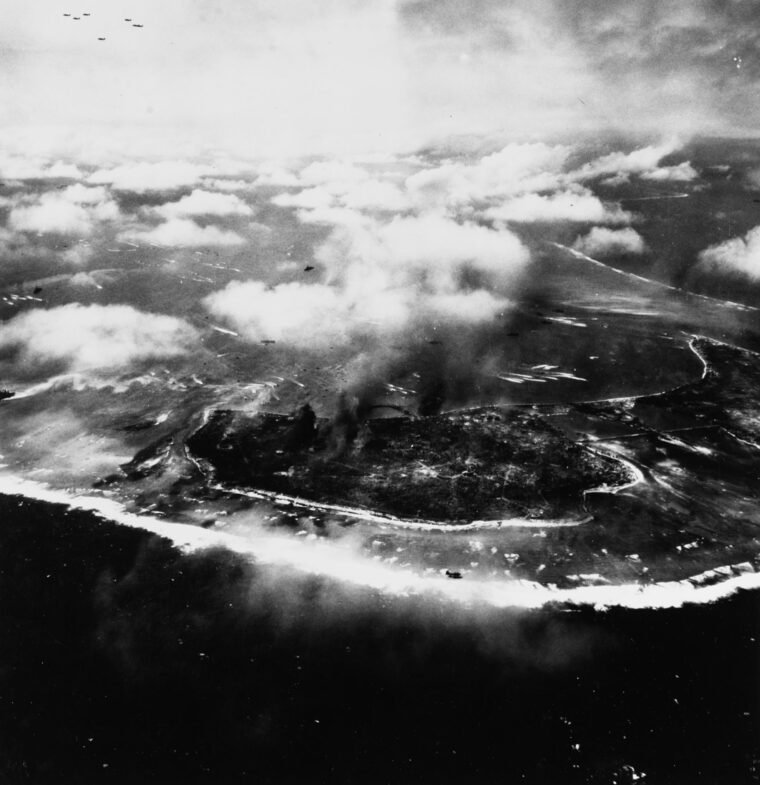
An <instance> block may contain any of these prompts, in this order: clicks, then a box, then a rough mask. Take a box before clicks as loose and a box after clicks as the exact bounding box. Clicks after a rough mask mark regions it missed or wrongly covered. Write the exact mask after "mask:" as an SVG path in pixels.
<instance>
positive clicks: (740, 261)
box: [699, 226, 760, 280]
mask: <svg viewBox="0 0 760 785" xmlns="http://www.w3.org/2000/svg"><path fill="white" fill-rule="evenodd" d="M699 265H700V267H701V268H702V269H704V270H710V271H719V272H735V273H740V274H742V275H745V276H747V277H748V278H751V279H752V280H760V226H756V227H755V228H754V229H750V231H749V232H747V234H745V235H744V237H734V238H732V239H730V240H726V242H724V243H720V244H718V245H713V246H710V247H709V248H707V249H705V250H704V251H702V253H701V254H700V255H699Z"/></svg>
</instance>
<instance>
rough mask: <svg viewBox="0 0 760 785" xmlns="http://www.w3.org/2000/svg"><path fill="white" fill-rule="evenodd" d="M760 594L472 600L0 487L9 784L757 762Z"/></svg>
mask: <svg viewBox="0 0 760 785" xmlns="http://www.w3.org/2000/svg"><path fill="white" fill-rule="evenodd" d="M759 710H760V594H758V593H757V592H746V593H740V594H737V595H735V596H734V597H732V598H730V599H727V600H724V601H721V602H719V603H716V604H714V605H703V606H685V607H683V608H681V609H674V610H666V611H663V610H658V611H634V610H625V609H616V610H609V611H606V612H598V611H593V610H591V609H584V610H570V609H562V608H547V609H544V610H541V611H532V612H518V611H509V610H498V611H495V610H488V611H486V610H481V609H478V608H469V609H462V608H459V609H456V608H453V607H452V606H450V605H447V604H446V603H445V602H444V601H443V600H441V601H434V600H426V601H424V602H423V601H421V600H420V599H419V598H416V599H415V598H399V597H389V596H386V595H383V594H380V593H376V592H372V591H369V590H360V589H352V590H349V589H347V588H346V587H345V586H341V585H339V584H337V583H332V582H330V581H327V580H324V579H321V578H314V577H309V578H307V577H303V576H299V575H297V574H295V573H290V574H289V573H285V572H283V571H282V570H280V571H277V572H274V571H273V570H272V568H266V567H260V566H257V565H256V564H253V563H252V562H251V561H250V560H247V559H244V558H242V557H240V556H237V555H234V554H231V553H229V552H227V551H224V550H212V551H205V552H197V553H193V554H183V553H181V552H180V551H179V550H177V549H176V548H174V547H173V546H172V545H171V544H170V543H169V542H167V541H166V540H162V539H160V538H158V537H156V536H155V535H151V534H148V533H145V532H141V531H140V530H135V529H129V528H125V527H121V526H117V525H115V524H112V523H110V522H108V521H105V520H103V519H102V518H98V517H95V516H93V515H91V514H89V513H84V512H74V511H70V510H67V509H66V508H64V507H62V506H59V505H51V504H47V503H43V502H37V501H32V500H29V499H24V498H22V497H0V782H2V783H8V785H16V783H34V784H35V785H37V784H38V783H39V784H40V785H45V784H47V783H50V784H51V785H52V784H53V783H55V784H56V785H68V783H77V784H78V785H95V784H96V783H125V784H126V783H130V784H131V783H156V784H158V783H162V784H166V785H169V784H173V783H178V784H179V783H200V782H208V783H237V782H251V783H253V782H260V783H393V784H394V785H396V784H397V783H399V784H404V783H410V784H412V783H449V782H464V783H472V782H482V783H537V784H541V785H543V784H544V783H546V784H547V785H549V784H554V783H628V782H637V781H643V782H645V783H647V785H649V784H650V783H666V784H667V785H676V784H681V783H683V785H697V784H698V783H704V784H705V785H707V784H708V783H711V784H712V783H715V784H716V785H717V784H720V785H739V783H752V782H758V781H760V711H759Z"/></svg>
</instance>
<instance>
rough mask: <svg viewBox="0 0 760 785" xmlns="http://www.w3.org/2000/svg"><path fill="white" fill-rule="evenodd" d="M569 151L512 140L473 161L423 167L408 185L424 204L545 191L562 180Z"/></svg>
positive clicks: (461, 202)
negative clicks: (511, 142) (512, 142)
mask: <svg viewBox="0 0 760 785" xmlns="http://www.w3.org/2000/svg"><path fill="white" fill-rule="evenodd" d="M570 153H571V148H569V147H567V146H565V145H547V144H543V143H537V144H509V145H507V146H506V147H504V148H502V149H501V150H499V151H498V152H495V153H491V154H490V155H486V156H483V157H482V158H481V159H480V160H479V161H477V162H476V163H474V164H467V163H462V162H458V161H455V162H448V163H444V164H442V165H440V166H437V167H433V168H428V169H423V170H422V171H420V172H417V173H415V174H413V175H410V176H409V177H408V178H407V179H406V188H407V189H408V191H409V193H410V196H411V198H412V199H413V201H414V202H415V203H416V204H417V205H419V206H421V207H441V206H443V207H454V208H456V207H460V206H462V205H465V204H470V203H472V202H477V201H484V200H485V201H489V200H494V199H497V198H500V197H504V196H510V195H516V194H521V193H527V192H531V191H545V190H548V189H553V188H556V187H557V186H558V185H559V184H560V182H561V173H562V170H563V167H564V165H565V163H566V161H567V159H568V157H569V155H570Z"/></svg>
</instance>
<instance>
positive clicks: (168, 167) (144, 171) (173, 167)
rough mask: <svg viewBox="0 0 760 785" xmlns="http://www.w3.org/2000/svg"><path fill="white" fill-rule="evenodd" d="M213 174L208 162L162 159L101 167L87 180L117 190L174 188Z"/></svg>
mask: <svg viewBox="0 0 760 785" xmlns="http://www.w3.org/2000/svg"><path fill="white" fill-rule="evenodd" d="M209 174H212V170H211V168H210V167H208V166H204V165H201V164H195V163H189V162H187V161H160V162H158V163H133V164H123V165H121V166H115V167H113V168H112V169H99V170H98V171H96V172H93V173H92V174H91V175H90V176H89V177H88V178H87V181H88V182H90V183H95V184H107V185H111V186H112V187H113V188H115V189H116V190H117V191H134V192H135V193H145V192H147V191H171V190H174V189H176V188H182V187H184V186H188V185H194V184H195V183H197V182H198V181H199V180H200V179H201V178H202V177H204V176H205V175H209Z"/></svg>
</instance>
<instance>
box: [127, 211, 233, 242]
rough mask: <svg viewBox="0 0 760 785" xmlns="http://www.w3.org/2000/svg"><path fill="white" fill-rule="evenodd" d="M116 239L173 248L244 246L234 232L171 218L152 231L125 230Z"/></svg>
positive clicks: (140, 229)
mask: <svg viewBox="0 0 760 785" xmlns="http://www.w3.org/2000/svg"><path fill="white" fill-rule="evenodd" d="M118 239H119V240H131V241H133V242H138V243H155V244H157V245H167V246H172V247H175V248H194V247H202V246H235V245H244V244H245V239H244V238H243V237H241V236H240V235H239V234H236V233H235V232H231V231H227V230H225V229H220V228H219V227H218V226H199V225H198V224H197V223H195V221H192V220H190V219H188V218H172V219H170V220H168V221H166V222H164V223H162V224H159V225H158V226H156V227H154V228H152V229H147V228H133V229H127V230H125V231H123V232H121V233H120V234H119V237H118Z"/></svg>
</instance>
